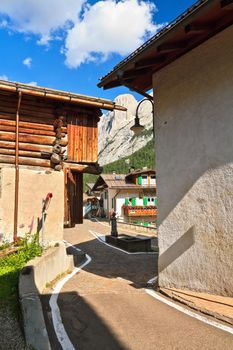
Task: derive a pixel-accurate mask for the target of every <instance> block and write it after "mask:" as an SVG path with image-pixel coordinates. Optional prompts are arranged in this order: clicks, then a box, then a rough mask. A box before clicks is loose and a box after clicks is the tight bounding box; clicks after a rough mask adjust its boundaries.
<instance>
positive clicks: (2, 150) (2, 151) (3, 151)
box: [0, 148, 41, 158]
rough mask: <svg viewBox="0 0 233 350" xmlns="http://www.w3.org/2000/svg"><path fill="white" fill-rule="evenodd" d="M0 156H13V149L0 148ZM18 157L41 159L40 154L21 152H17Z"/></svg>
mask: <svg viewBox="0 0 233 350" xmlns="http://www.w3.org/2000/svg"><path fill="white" fill-rule="evenodd" d="M0 154H5V155H12V156H15V150H14V149H8V148H0ZM19 155H20V156H23V157H31V158H41V152H32V151H21V150H19Z"/></svg>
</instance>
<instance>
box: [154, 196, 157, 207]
mask: <svg viewBox="0 0 233 350" xmlns="http://www.w3.org/2000/svg"><path fill="white" fill-rule="evenodd" d="M154 205H155V206H156V207H157V205H158V198H157V197H155V200H154Z"/></svg>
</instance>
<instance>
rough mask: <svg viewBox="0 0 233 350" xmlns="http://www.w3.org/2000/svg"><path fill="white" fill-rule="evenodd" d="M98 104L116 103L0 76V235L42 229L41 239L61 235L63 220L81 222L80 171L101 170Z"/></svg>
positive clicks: (110, 105)
mask: <svg viewBox="0 0 233 350" xmlns="http://www.w3.org/2000/svg"><path fill="white" fill-rule="evenodd" d="M100 108H101V109H102V108H103V109H108V110H113V109H114V108H120V107H119V106H116V105H115V104H114V103H113V102H111V101H109V100H104V99H97V98H92V97H86V96H82V95H78V94H71V93H68V92H63V91H57V90H51V89H46V88H41V87H34V86H30V85H24V84H20V83H11V82H5V81H0V188H1V194H0V233H1V236H2V235H4V236H5V237H6V238H7V239H9V240H12V239H16V238H17V237H18V236H23V235H25V234H26V233H28V232H31V233H35V232H41V230H43V231H44V236H45V240H48V241H49V240H60V239H62V237H63V227H64V224H66V225H67V226H73V225H75V224H76V223H82V218H83V212H82V208H83V204H82V196H83V173H86V172H87V173H94V174H99V173H100V170H101V169H100V167H99V165H98V159H97V157H98V133H97V124H98V121H99V118H100V116H101V114H102V113H101V110H100ZM46 198H47V199H49V203H47V205H46V206H47V208H46V215H45V216H44V219H45V220H44V227H43V228H42V224H43V220H42V209H43V207H44V204H45V203H44V201H45V199H46ZM48 204H49V207H48Z"/></svg>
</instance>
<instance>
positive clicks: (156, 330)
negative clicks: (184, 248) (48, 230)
mask: <svg viewBox="0 0 233 350" xmlns="http://www.w3.org/2000/svg"><path fill="white" fill-rule="evenodd" d="M93 232H96V233H101V234H106V233H109V226H108V225H107V224H102V223H97V222H94V221H88V220H86V221H85V223H84V225H78V226H76V227H75V228H72V229H66V230H65V239H66V240H67V241H68V242H70V243H72V244H74V245H77V246H78V247H79V248H80V249H82V250H83V251H84V252H85V253H87V254H88V255H89V256H90V257H91V259H92V260H91V261H90V263H89V264H88V265H86V266H85V267H84V268H83V270H82V271H81V272H79V273H78V274H76V275H74V276H73V277H72V278H71V279H70V280H69V281H68V282H67V283H66V284H65V285H64V286H63V288H62V290H61V293H60V294H59V297H58V305H59V308H60V312H61V317H62V322H63V325H64V328H65V330H66V332H67V335H68V337H69V338H70V341H71V343H72V344H73V346H74V348H75V349H78V350H126V349H127V350H154V349H159V350H163V349H164V350H165V349H166V350H169V349H172V350H174V349H182V350H184V349H189V350H190V349H198V350H200V349H205V350H206V349H211V350H212V349H219V350H220V349H221V350H222V349H226V350H227V349H229V350H230V349H233V335H231V334H229V333H227V332H224V331H222V330H219V329H217V328H214V327H212V326H210V325H207V324H205V323H203V322H201V321H199V320H196V319H194V318H192V317H190V316H187V315H185V314H183V313H181V312H179V311H177V310H175V309H173V308H171V307H170V306H168V305H166V304H164V303H162V302H160V301H158V300H156V299H154V298H152V297H151V296H150V295H148V294H146V293H145V287H146V284H147V281H148V280H149V279H150V278H152V277H153V276H155V274H156V272H157V271H156V265H157V255H156V254H143V255H140V254H137V255H129V254H126V253H124V252H121V251H118V250H116V249H114V248H111V247H109V246H107V245H105V244H104V243H102V242H100V241H99V240H97V239H96V237H95V236H94V235H93V234H92V233H93ZM47 297H48V298H49V296H47ZM44 304H45V302H44ZM47 313H48V315H49V310H48V307H47ZM47 323H48V325H49V334H50V338H51V339H52V343H53V349H56V350H57V349H62V347H61V346H60V344H59V343H58V341H57V339H56V336H55V333H54V332H53V330H52V327H51V317H49V316H48V320H47ZM65 350H68V349H65Z"/></svg>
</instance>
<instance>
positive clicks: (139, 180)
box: [138, 176, 142, 185]
mask: <svg viewBox="0 0 233 350" xmlns="http://www.w3.org/2000/svg"><path fill="white" fill-rule="evenodd" d="M138 184H139V185H141V184H142V177H141V176H138Z"/></svg>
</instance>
